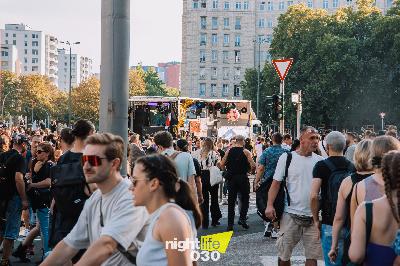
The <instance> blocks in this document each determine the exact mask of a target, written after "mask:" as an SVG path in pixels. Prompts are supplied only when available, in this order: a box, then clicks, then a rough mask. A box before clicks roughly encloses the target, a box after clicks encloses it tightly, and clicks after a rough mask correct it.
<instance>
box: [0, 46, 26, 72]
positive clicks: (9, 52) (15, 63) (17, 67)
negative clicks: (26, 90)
mask: <svg viewBox="0 0 400 266" xmlns="http://www.w3.org/2000/svg"><path fill="white" fill-rule="evenodd" d="M0 56H1V57H0V70H6V71H10V72H13V73H15V74H17V75H19V74H21V62H20V60H19V57H18V50H17V47H16V46H15V45H12V44H1V45H0Z"/></svg>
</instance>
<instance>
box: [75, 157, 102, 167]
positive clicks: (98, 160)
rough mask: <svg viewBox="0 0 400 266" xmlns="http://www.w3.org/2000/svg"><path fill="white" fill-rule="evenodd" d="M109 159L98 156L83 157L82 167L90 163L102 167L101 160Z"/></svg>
mask: <svg viewBox="0 0 400 266" xmlns="http://www.w3.org/2000/svg"><path fill="white" fill-rule="evenodd" d="M104 159H107V158H102V157H99V156H97V155H83V156H82V159H81V162H82V166H83V165H85V163H86V162H88V163H89V164H90V165H91V166H100V165H101V160H104Z"/></svg>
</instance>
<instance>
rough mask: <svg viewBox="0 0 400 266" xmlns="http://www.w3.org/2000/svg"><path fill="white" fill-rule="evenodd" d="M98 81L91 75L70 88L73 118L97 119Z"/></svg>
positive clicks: (98, 104) (98, 101) (94, 121)
mask: <svg viewBox="0 0 400 266" xmlns="http://www.w3.org/2000/svg"><path fill="white" fill-rule="evenodd" d="M99 106H100V81H99V80H98V79H96V78H95V77H91V78H89V79H87V80H85V81H84V82H82V83H81V84H79V86H78V87H75V88H73V89H72V111H73V114H74V120H77V119H88V120H90V121H92V122H93V123H95V124H97V123H98V121H99Z"/></svg>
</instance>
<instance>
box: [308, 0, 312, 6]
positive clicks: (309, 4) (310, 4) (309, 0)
mask: <svg viewBox="0 0 400 266" xmlns="http://www.w3.org/2000/svg"><path fill="white" fill-rule="evenodd" d="M307 7H309V8H312V7H313V0H307Z"/></svg>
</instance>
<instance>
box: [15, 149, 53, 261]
mask: <svg viewBox="0 0 400 266" xmlns="http://www.w3.org/2000/svg"><path fill="white" fill-rule="evenodd" d="M53 161H54V149H53V146H52V145H51V144H50V143H49V142H41V143H39V145H38V147H37V150H36V159H35V163H34V164H33V165H32V178H31V183H29V184H28V187H27V194H28V196H29V200H30V203H31V206H32V209H33V212H35V213H36V217H37V222H36V227H35V228H34V229H33V230H31V231H30V233H29V234H28V235H27V237H26V239H25V240H24V242H23V243H22V244H20V246H19V247H18V248H17V250H16V251H15V252H14V253H13V256H14V257H18V258H20V259H21V260H22V261H27V258H26V249H27V248H28V247H29V246H30V245H32V243H33V240H34V239H35V237H36V236H38V235H39V233H40V234H41V237H42V243H43V258H45V257H46V256H47V255H48V253H49V251H50V248H49V245H48V242H49V208H50V185H51V179H50V168H51V167H53V165H54V163H53Z"/></svg>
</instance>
